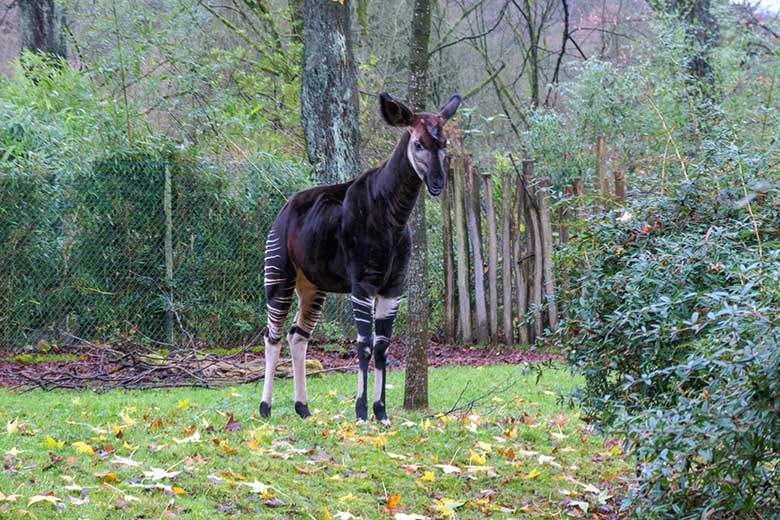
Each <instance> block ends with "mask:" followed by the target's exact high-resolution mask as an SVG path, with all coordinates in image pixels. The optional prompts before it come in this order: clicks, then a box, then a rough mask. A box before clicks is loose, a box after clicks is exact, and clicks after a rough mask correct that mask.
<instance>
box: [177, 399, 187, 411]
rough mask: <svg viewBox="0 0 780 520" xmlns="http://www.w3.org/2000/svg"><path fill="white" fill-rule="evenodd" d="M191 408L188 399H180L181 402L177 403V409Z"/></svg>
mask: <svg viewBox="0 0 780 520" xmlns="http://www.w3.org/2000/svg"><path fill="white" fill-rule="evenodd" d="M189 407H190V402H189V401H188V400H187V399H179V402H178V403H176V408H178V409H179V410H186V409H188V408H189Z"/></svg>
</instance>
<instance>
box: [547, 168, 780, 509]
mask: <svg viewBox="0 0 780 520" xmlns="http://www.w3.org/2000/svg"><path fill="white" fill-rule="evenodd" d="M711 160H712V162H711V163H710V164H713V163H715V162H717V161H714V158H711ZM758 163H761V161H758ZM721 167H722V169H721V170H720V171H719V172H718V174H719V175H720V177H717V176H710V175H709V174H707V173H706V172H705V171H704V170H703V171H702V172H701V173H700V174H699V176H698V178H697V179H698V180H694V181H693V182H691V183H687V184H685V185H684V186H683V187H681V188H680V189H679V190H678V191H677V192H676V193H675V194H674V195H673V196H670V197H652V198H650V199H646V200H645V201H643V202H638V201H635V202H634V203H632V204H630V205H629V207H628V208H627V209H626V210H625V212H619V215H618V218H614V216H612V217H610V218H604V217H595V218H593V219H592V221H591V222H590V223H589V227H588V228H587V229H586V230H583V231H582V232H581V233H580V235H579V237H577V238H576V239H575V240H573V241H572V242H571V243H570V245H569V247H570V248H571V249H570V250H569V251H568V253H566V254H565V262H564V263H566V262H568V266H569V267H570V268H573V267H574V266H575V265H576V263H577V262H583V260H582V259H583V258H585V259H586V260H585V261H584V263H585V267H586V269H581V270H580V271H579V272H581V273H584V274H583V275H582V276H581V278H580V279H579V287H580V291H578V299H577V300H576V301H574V302H571V303H570V305H569V306H568V308H567V312H568V313H569V315H568V324H569V327H568V330H567V331H566V332H570V333H572V335H571V336H570V337H569V338H563V344H564V346H565V348H567V349H568V352H569V360H570V362H571V363H572V365H573V366H574V367H576V368H577V369H578V370H581V371H582V372H583V373H584V375H585V377H586V385H585V386H584V388H582V389H581V393H580V395H579V397H580V398H581V399H582V402H583V404H584V405H585V407H586V410H587V411H588V413H589V414H590V415H591V416H592V417H593V418H594V419H595V420H597V421H599V422H600V423H601V424H602V425H603V426H605V427H607V428H609V429H611V430H612V431H613V432H616V433H621V434H623V435H625V437H626V439H627V443H628V445H629V446H630V447H631V448H632V452H633V454H634V456H635V457H636V459H637V462H638V464H639V469H640V479H639V486H638V488H637V489H636V491H635V493H634V494H633V495H632V496H631V497H629V504H630V505H631V506H632V507H633V508H634V509H635V511H636V512H637V514H638V515H639V516H642V517H645V518H646V517H652V518H670V519H671V518H675V519H677V518H691V519H692V518H702V517H715V518H717V517H725V516H728V515H729V514H737V515H738V516H739V517H740V518H746V517H753V516H755V517H758V516H759V515H767V514H769V513H770V512H773V511H775V512H776V511H777V510H779V509H780V496H778V494H777V489H780V469H778V463H779V462H780V436H779V435H778V431H780V414H779V413H778V410H780V377H778V375H779V374H780V357H779V356H778V346H779V345H780V341H779V340H780V332H779V330H780V329H778V320H777V308H778V307H779V306H780V263H778V260H780V252H778V248H777V246H778V245H780V231H779V230H778V228H777V226H776V223H777V222H778V218H779V217H780V189H779V188H778V186H780V184H778V182H777V178H776V177H777V176H776V175H775V178H774V179H771V180H770V179H767V178H765V177H763V176H761V175H759V174H754V175H753V176H751V177H748V176H747V175H745V176H742V177H740V174H738V173H735V172H737V171H738V172H741V171H742V169H743V163H742V162H737V161H732V162H731V163H723V164H721ZM724 179H736V181H734V182H731V183H726V182H723V181H724ZM768 181H771V182H768ZM721 185H726V187H722V186H721ZM594 246H595V248H594ZM570 253H574V254H573V255H571V256H566V255H568V254H570ZM576 273H577V271H574V270H573V271H572V275H575V274H576ZM562 337H563V334H562Z"/></svg>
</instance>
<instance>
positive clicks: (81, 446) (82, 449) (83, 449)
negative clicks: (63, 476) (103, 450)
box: [71, 441, 95, 455]
mask: <svg viewBox="0 0 780 520" xmlns="http://www.w3.org/2000/svg"><path fill="white" fill-rule="evenodd" d="M71 446H73V447H74V448H76V451H77V452H79V453H86V454H87V455H94V454H95V450H93V449H92V446H90V445H89V444H87V443H86V442H81V441H76V442H74V443H73V444H71Z"/></svg>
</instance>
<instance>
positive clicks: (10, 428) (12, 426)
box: [5, 419, 22, 435]
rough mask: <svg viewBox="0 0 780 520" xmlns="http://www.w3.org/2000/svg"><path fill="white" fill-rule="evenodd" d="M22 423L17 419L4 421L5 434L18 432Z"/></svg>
mask: <svg viewBox="0 0 780 520" xmlns="http://www.w3.org/2000/svg"><path fill="white" fill-rule="evenodd" d="M21 425H22V423H20V422H19V419H14V420H13V421H6V423H5V431H6V434H7V435H13V434H14V433H19V427H20V426H21Z"/></svg>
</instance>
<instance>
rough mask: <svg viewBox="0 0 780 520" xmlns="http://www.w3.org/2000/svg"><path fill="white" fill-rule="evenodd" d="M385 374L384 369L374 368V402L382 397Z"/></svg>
mask: <svg viewBox="0 0 780 520" xmlns="http://www.w3.org/2000/svg"><path fill="white" fill-rule="evenodd" d="M383 378H384V374H383V373H382V370H380V369H378V368H375V369H374V402H377V401H379V400H381V399H382V384H383V383H384V381H383Z"/></svg>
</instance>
